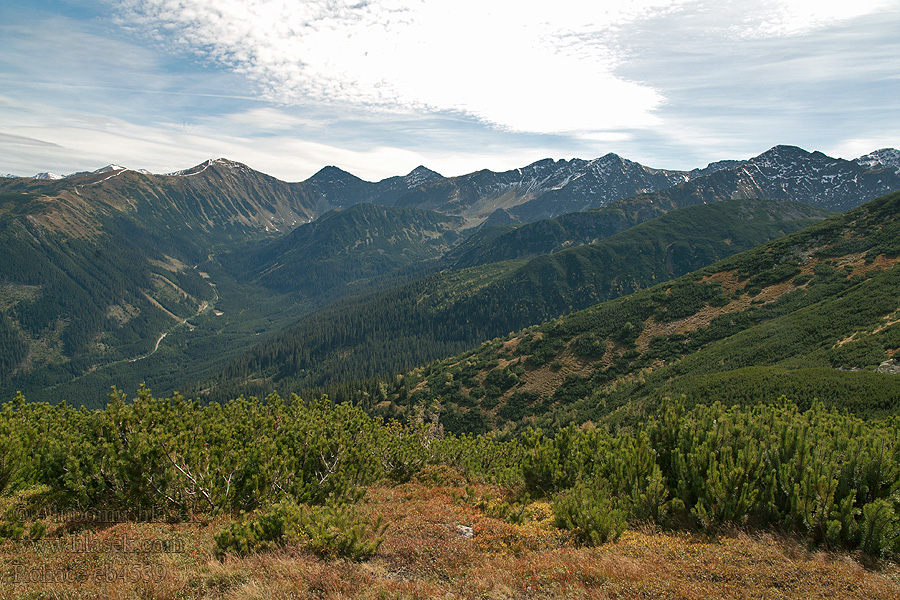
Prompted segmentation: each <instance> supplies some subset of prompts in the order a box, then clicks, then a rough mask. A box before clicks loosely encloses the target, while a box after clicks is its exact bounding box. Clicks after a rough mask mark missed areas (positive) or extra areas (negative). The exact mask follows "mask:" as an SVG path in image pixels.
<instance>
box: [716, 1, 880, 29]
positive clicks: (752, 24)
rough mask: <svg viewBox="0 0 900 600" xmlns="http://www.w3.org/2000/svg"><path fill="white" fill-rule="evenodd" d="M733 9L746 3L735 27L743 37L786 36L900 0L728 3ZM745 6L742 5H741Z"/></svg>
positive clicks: (846, 19) (878, 8)
mask: <svg viewBox="0 0 900 600" xmlns="http://www.w3.org/2000/svg"><path fill="white" fill-rule="evenodd" d="M726 6H727V7H728V8H729V10H733V9H735V8H736V7H738V6H740V7H743V9H742V10H743V11H745V14H744V17H743V19H742V23H741V25H744V26H745V27H740V26H735V27H733V30H734V31H735V33H737V34H738V35H741V36H742V37H750V38H753V37H783V36H791V35H799V34H804V33H808V32H810V31H814V30H816V29H820V28H822V27H828V26H830V25H833V24H835V23H839V22H841V21H848V20H850V19H855V18H857V17H862V16H865V15H870V14H874V13H877V12H880V11H883V10H886V9H888V8H890V7H893V8H894V9H896V8H897V2H896V0H854V1H852V2H847V1H846V0H761V1H759V2H754V3H747V2H737V3H736V4H732V3H729V4H726ZM739 10H741V9H739Z"/></svg>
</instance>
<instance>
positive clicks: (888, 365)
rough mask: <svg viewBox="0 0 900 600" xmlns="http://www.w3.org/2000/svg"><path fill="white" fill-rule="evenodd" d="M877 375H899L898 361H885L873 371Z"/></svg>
mask: <svg viewBox="0 0 900 600" xmlns="http://www.w3.org/2000/svg"><path fill="white" fill-rule="evenodd" d="M875 371H876V372H878V373H885V374H887V375H900V360H897V359H896V358H892V359H890V360H886V361H884V362H883V363H881V364H880V365H878V368H877V369H875Z"/></svg>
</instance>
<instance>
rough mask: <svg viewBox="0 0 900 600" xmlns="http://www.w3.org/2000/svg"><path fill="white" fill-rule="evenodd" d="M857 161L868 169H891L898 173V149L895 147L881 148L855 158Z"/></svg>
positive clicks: (899, 161) (899, 165)
mask: <svg viewBox="0 0 900 600" xmlns="http://www.w3.org/2000/svg"><path fill="white" fill-rule="evenodd" d="M855 162H857V163H859V164H860V165H862V166H864V167H867V168H869V169H893V170H894V172H895V173H897V174H898V175H900V150H897V149H896V148H882V149H881V150H875V151H874V152H870V153H868V154H864V155H863V156H860V157H859V158H857V159H856V161H855Z"/></svg>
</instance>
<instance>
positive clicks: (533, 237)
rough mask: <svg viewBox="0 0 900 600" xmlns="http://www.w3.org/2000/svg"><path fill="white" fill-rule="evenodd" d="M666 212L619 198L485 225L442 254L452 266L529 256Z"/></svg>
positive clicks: (599, 237)
mask: <svg viewBox="0 0 900 600" xmlns="http://www.w3.org/2000/svg"><path fill="white" fill-rule="evenodd" d="M666 212H667V210H666V209H664V208H663V207H662V206H661V205H660V204H659V203H654V202H650V201H649V200H648V199H647V198H643V199H640V200H632V199H628V200H622V201H619V202H616V203H614V204H612V205H610V206H607V207H604V208H598V209H594V210H588V211H584V212H577V213H569V214H565V215H560V216H559V217H556V218H554V219H544V220H542V221H536V222H533V223H528V224H526V225H521V226H518V227H511V226H494V227H488V228H486V229H485V230H484V231H483V232H481V230H479V232H478V233H476V234H473V235H471V236H469V237H468V238H466V239H465V240H463V241H462V242H461V243H460V244H459V245H457V246H456V247H455V248H453V249H452V250H450V252H448V253H447V254H446V255H445V256H444V262H446V263H447V264H449V265H452V266H453V267H454V268H462V267H474V266H476V265H483V264H487V263H492V262H499V261H501V260H513V259H517V258H533V257H535V256H539V255H541V254H550V253H551V252H558V251H560V250H564V249H566V248H569V247H572V246H581V245H584V244H590V243H592V242H598V241H600V240H602V239H604V238H607V237H609V236H611V235H615V234H617V233H620V232H622V231H625V230H626V229H628V228H629V227H633V226H635V225H637V224H638V223H643V222H644V221H648V220H650V219H652V218H655V217H659V216H661V215H663V214H665V213H666Z"/></svg>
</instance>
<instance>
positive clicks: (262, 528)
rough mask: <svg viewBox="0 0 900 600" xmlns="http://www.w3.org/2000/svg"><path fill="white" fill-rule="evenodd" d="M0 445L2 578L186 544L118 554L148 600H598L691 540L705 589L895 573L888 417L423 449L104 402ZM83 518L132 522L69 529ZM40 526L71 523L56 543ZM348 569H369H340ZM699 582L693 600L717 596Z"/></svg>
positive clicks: (676, 411)
mask: <svg viewBox="0 0 900 600" xmlns="http://www.w3.org/2000/svg"><path fill="white" fill-rule="evenodd" d="M0 433H2V435H0V440H2V441H0V443H2V447H0V459H2V460H0V469H2V470H0V476H2V484H3V492H2V503H3V504H2V505H3V506H4V507H5V509H4V513H3V517H2V526H0V535H2V537H3V538H5V540H6V541H4V542H2V543H0V553H2V554H4V555H5V556H6V559H7V560H8V561H9V562H8V563H7V565H8V566H7V567H4V569H3V572H0V577H5V578H7V579H9V578H10V577H14V576H16V573H18V574H19V575H22V574H23V573H25V571H24V569H25V565H27V566H28V569H31V571H28V572H29V573H30V572H32V571H33V570H34V569H38V568H44V569H45V571H44V572H45V573H46V572H48V571H46V569H48V568H49V569H50V570H51V571H53V569H61V568H63V567H62V566H61V563H60V562H59V561H63V562H65V561H66V560H68V559H67V558H66V557H67V555H66V554H65V553H50V554H47V553H44V554H41V553H40V552H39V551H37V550H34V549H36V548H39V547H43V546H46V545H52V544H57V545H59V544H63V545H65V544H78V543H85V544H86V543H87V542H80V541H78V540H79V539H82V538H85V536H88V537H89V538H90V539H91V540H95V541H96V540H99V539H101V538H103V536H114V534H115V532H119V534H122V532H123V531H127V532H128V533H127V535H131V536H134V539H133V541H132V542H131V543H132V544H134V543H137V541H136V540H138V539H140V538H141V536H144V537H148V536H149V537H151V538H152V537H153V535H159V534H160V532H167V535H169V536H170V538H171V540H175V541H171V540H170V543H172V544H175V543H176V542H177V540H178V539H180V540H182V541H181V542H179V543H181V544H182V546H176V547H179V548H182V550H183V549H184V548H183V544H184V540H185V539H194V538H195V537H196V538H197V541H192V542H191V544H190V546H189V548H190V552H184V553H168V554H167V553H165V552H162V551H160V552H157V553H155V554H154V553H148V554H146V555H141V556H140V557H139V559H140V560H141V561H144V562H142V563H141V565H140V569H143V570H140V569H138V571H139V572H138V571H136V575H135V578H136V579H135V582H134V583H135V585H137V584H138V583H140V584H142V585H143V584H144V583H146V580H147V579H148V578H150V577H152V575H153V573H154V572H155V571H154V569H163V571H165V573H167V577H168V579H167V580H166V585H167V586H169V587H168V588H166V587H157V586H153V589H160V590H162V589H168V590H169V591H168V592H154V593H155V594H157V595H156V596H153V595H151V596H149V597H225V596H233V595H234V594H238V596H236V597H256V595H265V593H264V592H261V591H258V592H252V590H251V589H250V588H248V587H247V586H248V585H249V583H250V582H251V581H252V582H255V583H254V585H255V586H258V589H260V590H261V589H268V590H274V589H278V590H281V591H279V594H285V593H287V592H286V591H285V590H286V589H287V588H284V587H283V586H285V585H288V583H286V582H285V580H284V579H283V576H282V575H277V574H275V573H274V572H273V571H272V570H273V569H274V570H275V571H277V572H283V573H286V572H284V571H280V569H283V568H287V566H288V565H294V567H291V568H297V569H300V571H299V572H300V573H303V575H302V577H301V576H299V575H298V576H297V577H292V578H290V580H291V581H292V582H293V583H292V584H290V585H292V586H294V587H293V588H292V589H295V590H296V593H297V594H299V595H300V596H301V597H314V596H317V595H321V594H324V595H329V594H326V593H325V592H323V591H321V590H320V591H318V592H317V591H316V590H315V589H314V588H315V586H316V585H318V584H316V583H315V582H316V581H321V579H320V578H321V577H326V578H328V577H331V578H337V579H333V580H331V579H329V581H333V583H331V584H328V585H337V581H344V576H342V575H341V573H344V574H348V573H352V574H354V575H353V577H355V578H359V577H362V578H363V579H362V580H359V581H357V580H355V579H353V580H352V581H345V582H344V584H342V585H345V586H349V587H340V586H338V588H335V590H339V591H335V590H332V592H329V593H330V594H331V596H333V597H369V596H372V594H370V593H369V592H366V591H365V588H366V586H375V587H377V588H379V589H381V590H383V592H384V593H388V592H389V597H392V596H397V595H400V596H403V595H404V594H407V595H413V596H416V595H429V594H430V593H432V592H433V591H434V590H443V592H442V593H447V592H452V593H454V594H459V595H460V596H462V597H475V596H476V595H485V596H487V597H498V598H499V597H507V596H506V595H504V594H508V593H513V592H510V591H509V590H519V591H520V592H521V593H526V595H527V594H528V593H531V594H532V595H534V594H538V592H539V591H540V595H541V596H542V597H561V596H564V595H566V594H567V593H578V591H579V590H580V591H581V593H585V594H592V595H594V596H596V597H603V595H602V594H603V593H604V592H603V590H606V589H608V587H607V586H613V589H618V590H621V591H623V593H624V592H625V591H627V590H631V591H632V592H634V591H635V590H639V589H649V588H645V586H652V585H659V583H657V584H653V582H652V579H653V576H652V575H651V573H658V572H659V571H658V569H659V568H661V564H660V563H658V562H655V561H658V560H660V556H669V558H668V559H666V560H671V561H672V562H671V565H670V567H673V566H676V565H678V564H680V560H682V559H678V558H675V557H674V555H673V554H672V553H677V552H680V551H679V550H677V549H678V548H680V547H683V546H684V545H685V544H688V545H691V544H694V543H696V542H689V541H687V540H690V539H695V540H697V541H698V542H699V541H701V540H705V541H703V542H702V543H701V544H700V545H699V546H692V547H693V550H691V552H692V553H699V554H695V556H697V557H698V558H701V559H702V560H703V561H712V563H715V564H716V565H717V566H716V567H715V568H717V569H721V576H723V577H726V578H727V577H734V576H737V577H757V576H759V574H760V573H761V571H757V570H756V569H760V568H761V567H760V566H759V565H758V563H757V561H762V560H777V561H782V562H784V561H790V562H791V564H792V565H793V566H792V567H791V568H793V569H794V575H793V577H795V578H796V579H795V583H794V584H793V585H794V586H795V588H794V589H796V590H798V592H797V596H795V597H802V592H801V591H799V590H807V591H809V590H811V589H812V590H814V589H817V588H816V587H815V586H816V585H817V584H816V582H815V581H812V580H809V579H808V578H812V577H815V576H816V575H815V573H817V572H820V571H821V570H822V569H825V570H828V569H831V568H832V567H829V566H828V565H829V564H832V563H830V562H829V561H832V560H836V559H828V560H826V562H824V563H822V562H819V563H816V562H815V561H812V562H810V559H809V558H802V557H804V556H809V555H807V554H804V553H805V552H807V551H806V550H802V551H799V554H798V550H791V548H793V547H797V546H796V544H798V543H800V544H803V545H805V546H806V547H807V548H810V549H815V548H818V549H820V551H826V552H832V553H833V552H838V553H848V552H852V553H855V554H856V556H857V557H859V558H860V559H862V560H864V561H868V562H867V564H869V565H870V567H871V566H873V565H880V566H879V567H878V568H879V569H881V572H882V573H886V574H890V573H895V567H892V566H891V562H890V561H891V560H894V559H896V556H897V555H898V553H900V506H898V501H897V499H898V492H900V441H898V440H900V421H898V420H897V419H896V418H893V417H892V418H888V419H881V420H870V421H863V420H861V419H859V418H857V417H853V416H850V415H848V414H841V413H837V412H834V411H829V410H827V409H825V408H824V407H823V406H822V405H816V406H813V407H812V408H810V409H809V410H806V411H801V410H800V409H798V408H797V406H796V405H793V404H791V403H790V402H788V401H787V400H782V401H781V402H779V403H777V404H773V405H768V406H756V407H754V408H752V409H742V408H738V407H730V408H726V407H724V406H722V405H720V404H714V405H710V406H706V405H697V406H695V407H694V408H690V409H688V408H685V406H684V403H682V402H675V401H665V402H663V403H662V404H661V405H660V406H659V407H658V409H657V410H656V412H655V414H654V415H653V416H652V418H651V419H649V420H648V421H647V422H646V423H643V424H635V426H634V427H633V428H630V429H627V430H626V429H623V430H620V431H619V432H618V433H611V432H609V431H608V430H606V429H604V428H600V427H591V426H590V425H586V426H583V427H567V428H564V429H562V430H560V431H558V432H557V433H556V434H555V435H553V436H546V435H543V434H541V433H540V432H538V431H534V430H532V431H529V432H527V433H526V434H525V435H523V436H522V437H520V438H517V439H514V440H511V441H507V442H500V441H497V440H496V439H494V437H492V436H476V437H472V436H468V435H464V436H454V435H443V434H442V432H441V428H440V424H439V423H434V422H432V421H431V420H430V419H428V418H427V415H426V418H424V419H423V421H422V423H420V424H418V425H413V424H410V425H407V426H401V425H399V424H397V423H384V422H382V421H380V420H379V419H375V418H372V417H369V416H367V415H366V414H365V413H364V412H363V411H362V410H361V409H360V408H358V407H353V406H351V405H348V404H338V405H333V404H331V403H330V402H328V401H327V399H322V400H319V401H315V402H304V401H302V400H301V399H300V398H298V397H296V396H293V397H291V398H290V399H282V398H280V397H279V396H277V395H271V396H270V397H268V398H267V399H266V400H265V401H258V400H255V399H250V400H245V399H237V400H233V401H231V402H229V403H226V404H225V405H222V406H220V405H215V404H213V405H208V406H201V405H199V404H197V403H195V402H190V401H187V400H184V399H183V398H179V397H175V398H169V399H159V398H154V397H153V396H152V395H151V394H150V393H149V392H148V391H147V390H140V392H139V393H138V395H137V396H136V397H135V398H134V399H133V400H130V401H127V400H126V399H125V397H124V395H123V394H121V393H115V394H114V395H113V398H112V401H111V402H110V404H109V406H108V408H107V409H105V410H102V411H87V410H85V409H74V408H71V407H68V406H66V405H64V404H63V405H58V406H49V405H46V404H40V403H25V402H24V399H23V398H21V397H19V398H18V399H17V400H16V401H15V402H12V403H7V404H5V405H4V406H3V409H2V412H0ZM435 486H436V487H435ZM426 505H427V508H426ZM423 511H424V512H423ZM103 514H125V515H151V517H150V518H142V517H140V516H134V517H130V518H124V519H113V518H109V517H106V518H105V519H104V518H99V519H96V520H95V519H93V518H86V517H85V516H84V515H93V516H96V515H103ZM53 515H76V516H70V517H69V518H67V519H64V521H65V522H64V523H62V524H60V522H59V520H54V518H53ZM77 515H81V517H79V516H77ZM414 515H416V516H414ZM423 518H425V520H424V521H423V520H422V519H423ZM98 521H99V522H98ZM145 522H146V524H144V523H145ZM198 527H199V528H200V529H199V530H198V529H197V528H198ZM154 531H155V534H154V533H153V532H154ZM439 531H443V532H444V533H442V534H438V532H439ZM654 531H655V532H656V533H653V532H654ZM735 532H743V533H740V534H738V535H739V536H744V537H743V538H741V539H743V540H744V542H742V544H745V548H747V549H748V550H745V552H750V553H751V555H752V556H755V554H756V553H759V557H758V558H752V559H751V562H753V565H748V564H747V562H746V560H747V559H746V555H744V556H745V558H744V559H741V560H738V559H737V557H736V555H735V554H734V552H735V550H734V547H733V542H732V541H729V540H731V539H732V538H733V536H734V535H736V533H735ZM435 535H437V537H436V538H435V537H434V536H435ZM773 535H774V536H776V538H772V537H771V536H773ZM79 536H81V537H80V538H79ZM97 536H100V537H99V538H98V537H97ZM179 536H180V537H179ZM722 536H724V537H722ZM748 536H749V537H748ZM753 536H756V537H753ZM767 536H769V537H767ZM773 539H781V540H783V541H780V542H773V541H772V540H773ZM72 540H75V541H72ZM454 540H458V541H454ZM789 540H795V541H792V542H791V541H789ZM90 543H91V544H94V543H95V542H94V541H92V542H90ZM109 543H112V542H109ZM167 543H169V542H167ZM42 544H43V546H42ZM96 544H100V541H96ZM648 544H649V546H650V547H655V548H656V550H654V551H653V554H648V552H647V545H648ZM704 544H705V545H704ZM773 544H774V545H773ZM792 544H793V545H794V546H792ZM90 547H91V548H100V549H99V550H96V551H92V550H86V551H87V552H91V554H90V556H92V557H93V558H91V561H96V560H100V561H101V563H97V562H89V563H88V564H89V565H90V568H91V569H94V570H97V569H99V568H100V567H101V566H102V565H103V564H105V565H106V567H105V568H107V569H109V568H112V567H113V566H115V565H116V564H117V563H116V560H117V559H116V557H117V556H118V555H116V554H115V553H114V552H112V551H110V550H109V548H110V547H111V546H108V545H107V546H104V545H100V546H96V547H95V546H90ZM592 548H595V549H594V550H591V549H592ZM602 548H606V549H605V550H604V549H602ZM35 552H37V553H35ZM660 553H662V554H660ZM772 553H774V555H775V556H776V557H777V558H771V557H770V558H765V557H764V555H766V556H768V555H772ZM791 555H793V557H791V558H789V557H790V556H791ZM104 556H105V557H107V558H105V559H104V558H103V557H104ZM123 556H124V555H123ZM305 556H309V557H310V558H304V557H305ZM651 556H656V558H653V559H651ZM798 556H799V557H800V558H798ZM110 557H111V558H110ZM313 557H318V560H325V561H328V562H325V563H315V562H314V561H313V562H310V561H311V560H312V558H313ZM625 557H628V558H627V560H626V558H625ZM109 560H112V562H111V563H110V562H106V561H109ZM122 560H124V558H123V559H122ZM623 560H625V561H626V562H625V563H622V562H621V561H623ZM154 561H155V562H154ZM331 561H337V562H331ZM344 561H350V562H344ZM358 561H367V562H369V563H371V565H372V566H370V567H368V568H366V569H362V570H360V569H359V568H358V567H354V566H351V565H352V564H353V563H354V562H358ZM648 561H649V562H648ZM742 561H743V562H742ZM801 563H802V566H798V565H800V564H801ZM316 564H318V565H319V566H315V565H316ZM623 564H625V565H630V566H629V567H628V568H627V569H626V571H627V572H626V573H623V572H620V570H621V569H622V568H623V566H622V565H623ZM834 564H836V563H834ZM16 565H18V567H17V566H16ZM279 565H282V567H279ZM553 565H555V566H553ZM615 565H618V566H615ZM557 567H559V568H562V571H559V572H556V570H555V569H556V568H557ZM17 568H18V569H19V570H18V571H16V570H15V569H17ZM65 568H67V569H74V568H75V567H74V566H73V565H71V564H69V565H68V566H67V567H65ZM841 568H842V569H843V567H841ZM310 569H312V571H311V570H310ZM480 569H492V570H493V571H492V572H493V573H494V575H492V576H488V575H487V574H486V572H483V571H481V570H480ZM570 569H576V570H577V572H575V571H571V570H570ZM92 572H93V571H92ZM171 573H177V577H174V578H172V577H171V576H170V575H169V574H171ZM315 573H317V574H318V575H316V574H315ZM466 573H469V574H470V575H466ZM579 573H580V574H579ZM728 573H731V575H727V574H728ZM735 573H738V575H735ZM138 575H140V576H139V577H138ZM470 577H471V578H473V579H471V580H469V579H470ZM692 577H694V575H690V576H685V575H679V576H673V577H671V578H667V580H666V582H665V587H667V588H668V589H669V590H670V592H669V594H670V595H672V597H685V596H684V595H679V594H684V593H686V590H688V589H689V587H687V586H689V585H693V584H689V583H688V582H689V581H690V580H691V578H692ZM835 577H838V578H839V579H841V580H843V579H842V578H848V577H851V576H850V575H847V574H840V575H835ZM852 577H853V578H855V579H854V582H855V583H854V584H853V585H854V586H856V587H854V589H867V590H875V591H873V592H872V594H873V596H872V597H884V598H888V597H891V594H896V592H897V590H898V587H897V586H898V585H900V584H898V582H897V581H896V580H893V582H892V580H891V579H890V576H888V577H887V578H885V575H879V574H877V573H876V572H872V573H871V574H867V575H864V576H860V575H853V576H852ZM353 581H356V583H353ZM363 581H365V582H368V583H366V584H364V583H362V582H363ZM713 581H715V580H713ZM391 582H394V583H391ZM400 582H403V586H400V587H397V586H396V585H395V584H396V583H400ZM501 582H502V583H503V585H502V586H501V587H492V586H498V585H500V583H501ZM38 583H40V582H38ZM157 583H159V582H157ZM323 585H324V584H323ZM467 585H470V586H474V587H470V588H466V586H467ZM682 585H684V586H686V587H684V588H680V587H679V586H682ZM709 585H711V586H712V587H710V588H707V589H708V590H709V591H710V592H711V593H712V596H710V597H715V596H716V595H717V594H718V595H720V596H723V597H725V596H727V592H726V590H727V588H726V587H721V586H719V587H717V586H716V585H713V584H712V583H710V584H709ZM778 585H780V584H779V583H778V582H776V581H774V580H772V581H770V582H769V583H765V584H762V589H775V588H776V587H777V586H778ZM259 586H262V587H259ZM297 586H300V587H297ZM529 586H530V587H529ZM766 586H774V587H771V588H767V587H766ZM810 586H812V587H810ZM859 586H862V587H859ZM125 587H126V588H127V589H128V590H129V591H128V593H129V594H131V593H134V594H137V593H139V589H140V588H139V586H138V587H134V586H132V587H128V586H125ZM326 587H327V586H326ZM10 589H19V590H22V589H25V588H10ZM31 589H35V590H36V589H45V590H46V589H47V588H46V586H44V587H41V586H39V585H38V586H32V588H31ZM147 589H149V588H147ZM328 589H331V588H328ZM404 589H405V590H406V591H405V592H404V591H403V590H404ZM504 589H505V590H507V591H503V590H504ZM678 589H681V590H682V591H681V592H677V590H678ZM135 590H138V591H135ZM239 590H240V592H239ZM300 590H302V591H300ZM425 590H430V591H425ZM673 590H676V591H673ZM878 590H881V591H878ZM120 591H121V590H120ZM123 593H124V592H123ZM240 594H243V596H241V595H240ZM879 594H880V595H879ZM372 597H375V596H372ZM687 597H693V596H687Z"/></svg>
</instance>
